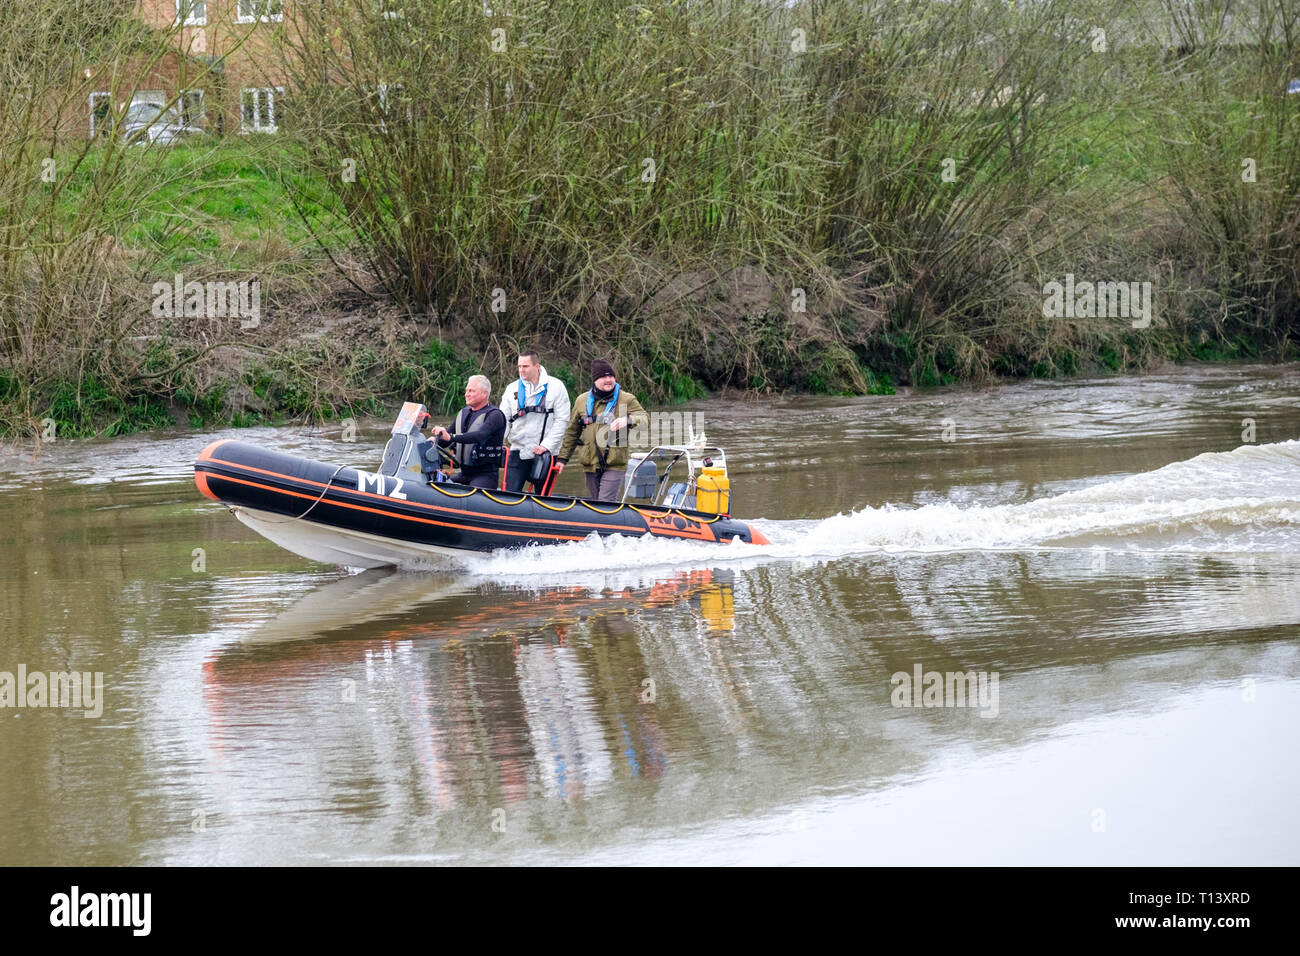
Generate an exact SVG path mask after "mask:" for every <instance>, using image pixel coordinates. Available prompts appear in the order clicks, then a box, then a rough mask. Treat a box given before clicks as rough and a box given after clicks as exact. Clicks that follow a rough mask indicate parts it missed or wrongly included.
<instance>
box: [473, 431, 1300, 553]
mask: <svg viewBox="0 0 1300 956" xmlns="http://www.w3.org/2000/svg"><path fill="white" fill-rule="evenodd" d="M754 524H755V525H756V526H757V527H758V528H759V530H761V531H762V532H763V533H764V534H766V535H767V537H768V538H769V539H770V541H771V544H770V545H768V546H758V545H750V544H743V543H739V542H736V543H733V544H731V545H729V546H725V547H721V548H719V547H718V546H716V545H714V546H712V547H709V548H703V547H701V546H699V545H697V544H694V543H692V542H684V541H673V540H665V539H650V538H617V537H616V538H604V539H600V538H595V537H592V538H588V539H587V540H584V541H580V542H575V543H572V544H565V545H559V546H549V547H532V548H524V549H520V550H513V551H497V552H493V553H491V554H483V555H466V558H465V564H466V566H467V567H468V569H469V570H470V571H472V572H475V573H479V574H482V575H484V576H491V577H493V578H496V579H502V578H507V579H508V578H511V577H514V576H516V575H519V576H525V577H532V576H535V575H554V574H556V573H557V572H561V573H563V572H584V571H605V570H610V569H617V568H626V569H653V568H681V567H686V566H690V567H735V566H737V565H745V564H751V563H755V564H756V563H760V562H768V561H774V560H776V561H781V560H787V561H788V560H827V559H834V558H838V557H847V556H851V555H857V554H869V553H872V552H885V553H890V552H941V551H971V550H978V551H1015V550H1049V549H1076V548H1102V549H1106V550H1116V551H1123V550H1127V551H1168V552H1178V551H1186V552H1201V553H1219V554H1224V553H1241V552H1250V553H1253V554H1260V553H1296V552H1300V441H1288V442H1280V443H1276V444H1270V445H1243V446H1242V447H1240V448H1237V449H1236V450H1234V451H1230V452H1209V453H1206V454H1203V455H1198V456H1196V457H1195V458H1191V459H1188V460H1186V461H1180V462H1174V463H1173V464H1170V465H1166V466H1165V467H1163V468H1159V469H1156V470H1155V471H1151V472H1146V473H1143V474H1138V475H1130V476H1127V477H1122V478H1110V479H1103V480H1101V481H1099V482H1098V483H1097V484H1095V485H1092V486H1090V487H1087V488H1083V489H1079V490H1076V491H1070V492H1066V493H1064V494H1060V495H1055V496H1052V497H1048V498H1041V499H1038V500H1034V501H1028V502H1021V503H1015V504H1003V505H987V506H984V505H976V506H958V505H954V504H951V503H947V502H943V503H937V504H930V505H924V506H922V507H918V508H901V507H895V506H891V505H886V506H884V507H881V508H865V509H863V510H860V511H853V512H850V513H848V514H839V515H835V516H834V517H831V518H826V519H823V520H817V521H774V520H760V521H757V522H754Z"/></svg>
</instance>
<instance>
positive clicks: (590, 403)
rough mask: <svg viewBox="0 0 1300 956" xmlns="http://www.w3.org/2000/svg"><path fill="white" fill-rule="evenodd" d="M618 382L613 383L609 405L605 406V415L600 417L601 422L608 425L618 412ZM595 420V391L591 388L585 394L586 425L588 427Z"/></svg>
mask: <svg viewBox="0 0 1300 956" xmlns="http://www.w3.org/2000/svg"><path fill="white" fill-rule="evenodd" d="M619 388H620V386H619V384H618V382H615V383H614V394H613V395H611V396H610V397H609V404H608V405H606V406H605V413H604V414H603V415H601V416H600V419H601V421H603V422H605V424H609V423H610V422H612V421H613V420H614V419H615V418H616V417H617V412H618V392H619ZM595 420H596V390H595V389H594V388H593V389H591V390H590V391H589V392H587V418H586V424H588V425H590V424H591V423H592V422H594V421H595Z"/></svg>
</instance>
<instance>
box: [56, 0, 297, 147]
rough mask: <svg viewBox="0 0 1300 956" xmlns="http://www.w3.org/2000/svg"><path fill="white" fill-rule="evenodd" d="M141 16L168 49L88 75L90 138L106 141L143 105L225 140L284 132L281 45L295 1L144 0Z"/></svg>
mask: <svg viewBox="0 0 1300 956" xmlns="http://www.w3.org/2000/svg"><path fill="white" fill-rule="evenodd" d="M286 7H288V8H290V9H287V10H286ZM138 15H139V17H140V19H141V20H142V21H143V22H144V24H145V25H146V26H147V27H150V28H152V30H153V38H154V40H156V41H161V43H157V44H156V48H155V49H154V50H152V51H150V52H148V53H136V54H133V55H132V56H131V57H129V58H128V59H127V60H126V62H119V63H114V64H101V65H100V66H99V67H97V68H90V67H88V68H87V69H86V71H85V81H86V84H87V87H88V89H87V99H86V100H85V101H84V102H86V105H87V112H86V114H85V115H84V125H82V126H81V129H82V130H84V131H85V132H86V133H87V134H89V135H91V136H94V135H96V134H104V133H106V132H107V130H108V128H109V127H110V126H111V123H112V121H113V117H114V115H116V116H119V117H120V116H122V115H123V114H124V113H125V112H126V110H127V108H128V107H129V106H130V105H131V104H132V103H141V102H155V103H158V104H159V105H174V106H175V108H176V109H177V110H178V111H179V112H180V114H181V116H182V117H183V119H184V120H185V121H186V122H187V123H189V124H190V125H194V126H199V127H202V128H203V129H205V130H207V131H209V132H212V133H217V134H230V133H251V132H274V131H275V130H276V129H277V128H278V127H279V125H280V115H279V112H280V109H281V107H282V106H283V102H282V101H283V93H284V90H285V83H284V78H283V73H282V70H281V68H280V66H279V63H280V56H279V51H278V49H277V45H278V44H280V43H281V42H283V39H284V35H285V33H284V30H285V26H286V23H285V20H286V17H291V16H292V0H289V2H286V0H139V4H138Z"/></svg>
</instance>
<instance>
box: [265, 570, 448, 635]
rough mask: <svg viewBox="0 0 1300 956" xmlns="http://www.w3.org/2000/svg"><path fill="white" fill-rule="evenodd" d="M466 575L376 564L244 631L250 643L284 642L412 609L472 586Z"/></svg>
mask: <svg viewBox="0 0 1300 956" xmlns="http://www.w3.org/2000/svg"><path fill="white" fill-rule="evenodd" d="M468 588H469V584H468V583H467V582H466V580H465V578H464V576H463V575H458V576H450V575H438V576H432V575H427V574H406V573H403V572H400V571H396V570H393V569H391V568H372V569H370V570H368V571H363V572H362V573H360V574H352V575H349V576H348V577H346V578H341V579H340V580H338V581H332V582H330V583H329V584H327V585H325V586H324V587H321V588H318V589H316V590H315V591H312V592H311V593H310V594H307V595H305V596H304V597H302V598H300V599H299V600H298V601H296V602H295V603H293V604H291V605H290V606H289V607H287V608H285V609H284V610H283V611H281V612H280V613H279V614H277V615H276V616H275V617H273V618H270V619H269V620H267V621H265V622H263V623H262V624H261V625H259V626H258V627H257V628H256V629H255V630H253V631H250V632H249V633H248V634H245V635H244V636H243V637H242V638H241V640H242V641H243V642H244V643H245V644H279V643H283V642H285V641H300V640H305V639H309V638H313V637H321V636H324V635H326V634H328V633H330V632H331V631H339V630H345V629H348V628H356V627H359V626H361V625H364V624H368V623H370V622H372V621H382V620H386V619H390V618H393V617H396V616H400V615H403V614H406V613H409V612H410V611H411V609H412V608H416V607H420V606H422V605H425V604H429V603H431V602H433V601H438V600H441V599H443V598H447V597H451V596H452V595H455V594H460V593H463V592H464V591H466V590H468Z"/></svg>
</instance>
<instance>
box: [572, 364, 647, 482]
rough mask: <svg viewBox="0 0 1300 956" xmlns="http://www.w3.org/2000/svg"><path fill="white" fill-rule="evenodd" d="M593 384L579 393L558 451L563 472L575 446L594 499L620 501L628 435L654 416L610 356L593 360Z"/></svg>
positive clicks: (644, 425) (645, 424)
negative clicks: (617, 373)
mask: <svg viewBox="0 0 1300 956" xmlns="http://www.w3.org/2000/svg"><path fill="white" fill-rule="evenodd" d="M591 380H592V386H591V389H590V390H588V391H586V392H583V393H582V394H581V395H579V396H578V399H577V401H575V402H574V403H573V411H572V413H571V414H570V416H569V427H568V429H567V430H566V431H565V433H564V442H563V443H562V444H561V445H560V453H559V454H558V455H556V456H555V461H556V463H557V467H558V469H559V470H560V471H563V470H564V466H565V465H566V464H567V463H568V461H569V456H570V455H572V454H573V451H574V449H575V448H577V447H579V446H581V448H582V451H581V452H580V454H579V455H578V462H579V464H581V465H582V470H583V472H584V474H585V476H586V479H587V496H588V497H589V498H593V499H595V500H596V501H618V500H619V498H621V497H622V495H623V476H624V474H625V473H626V472H627V457H628V450H627V448H628V439H629V435H630V433H631V431H632V429H633V428H637V427H646V426H648V424H649V421H650V418H649V416H648V415H646V411H645V409H644V408H642V407H641V403H640V402H638V401H637V400H636V396H635V395H633V394H632V393H631V392H625V391H624V390H623V387H622V386H621V385H619V384H618V380H617V379H616V378H615V377H614V366H613V365H611V364H610V363H609V362H608V361H607V360H606V359H596V361H594V362H592V363H591Z"/></svg>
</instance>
